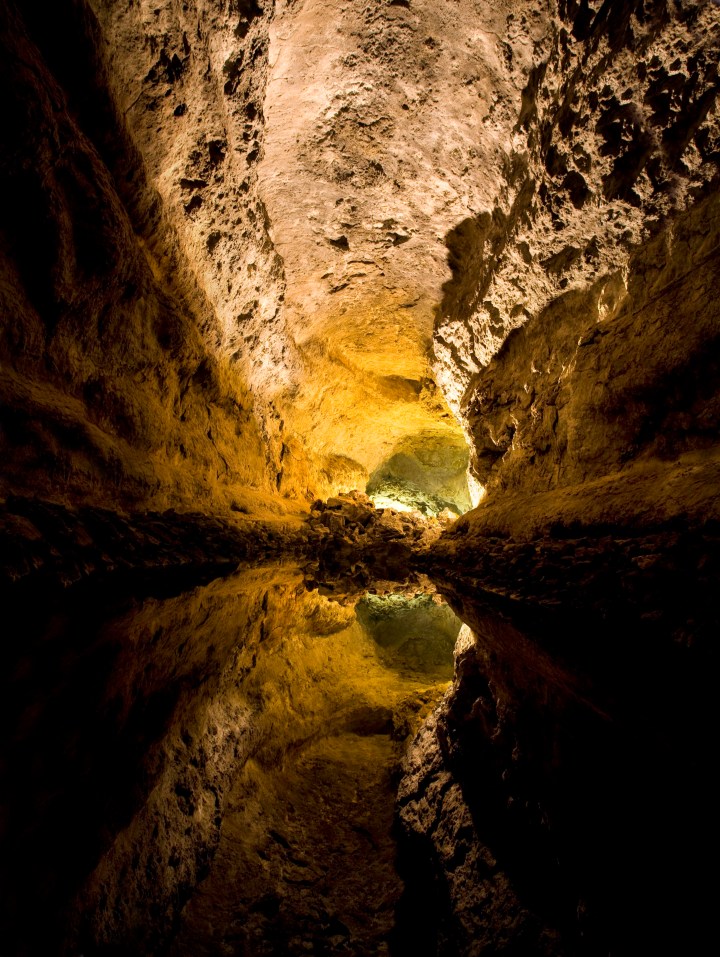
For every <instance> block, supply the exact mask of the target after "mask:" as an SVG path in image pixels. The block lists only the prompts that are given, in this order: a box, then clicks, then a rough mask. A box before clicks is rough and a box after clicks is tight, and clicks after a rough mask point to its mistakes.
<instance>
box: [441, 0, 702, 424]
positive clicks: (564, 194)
mask: <svg viewBox="0 0 720 957" xmlns="http://www.w3.org/2000/svg"><path fill="white" fill-rule="evenodd" d="M529 13H530V10H528V11H523V12H520V11H512V12H508V13H507V21H506V26H505V36H506V41H505V44H504V47H503V49H504V52H505V56H506V58H507V59H508V60H509V62H511V63H512V61H513V58H514V57H515V55H516V53H515V45H516V41H514V39H513V34H514V32H515V31H516V30H517V29H518V20H520V21H523V20H524V19H525V18H526V17H527V16H528V15H529ZM552 14H553V15H552V16H551V17H550V18H548V20H547V21H546V29H545V32H544V34H543V36H542V37H541V38H540V39H539V40H538V41H537V42H536V43H535V44H534V46H533V49H532V54H531V61H532V62H531V66H530V68H529V71H528V80H527V83H526V84H525V87H524V89H523V91H522V96H521V97H520V98H519V100H518V101H517V102H516V103H515V104H514V105H515V106H516V108H517V112H516V114H515V116H514V118H513V120H512V121H511V122H512V130H511V131H510V129H508V139H509V141H508V142H507V145H506V148H505V151H504V155H503V157H502V165H501V166H497V167H496V176H497V178H496V179H495V183H496V187H497V192H496V195H495V198H494V201H493V202H492V203H491V204H489V205H488V206H487V208H486V209H485V210H484V211H483V212H482V213H480V214H479V215H477V216H474V217H470V218H468V219H466V220H464V221H463V222H460V223H459V224H458V225H457V226H456V227H455V228H454V229H453V230H452V231H451V232H450V233H449V234H448V237H447V242H448V247H449V250H450V265H451V267H452V269H453V278H452V280H451V281H450V282H449V283H448V284H447V285H446V287H445V298H444V300H443V304H442V310H441V314H440V316H439V320H438V324H437V328H436V332H435V354H436V360H437V367H438V378H439V381H440V383H441V385H442V386H443V388H444V390H445V393H446V395H447V396H448V398H449V399H450V401H451V403H452V404H453V406H454V407H455V408H456V409H461V410H465V409H466V408H467V406H468V404H469V403H470V402H471V400H472V395H473V393H474V392H475V389H476V383H475V381H474V379H473V377H474V376H475V375H477V374H478V373H480V371H481V370H482V368H483V367H484V366H485V365H486V364H487V363H488V362H489V360H490V359H491V358H492V356H493V355H494V354H495V353H496V352H497V350H498V348H499V347H500V345H501V344H502V343H503V341H504V340H505V338H506V336H507V334H508V332H509V331H510V330H512V329H514V328H517V327H518V326H521V325H523V324H525V323H526V322H527V320H528V319H529V318H531V317H534V316H536V315H538V314H539V313H540V312H541V311H542V310H544V309H545V308H546V307H547V306H548V304H549V303H550V302H552V301H553V300H555V299H557V298H558V297H559V296H561V295H562V294H563V293H564V292H571V291H582V290H585V289H586V288H588V287H590V286H592V285H594V284H597V283H598V282H601V281H603V280H604V281H605V282H608V281H609V280H610V278H611V277H612V276H613V275H614V274H617V273H619V274H624V272H625V270H626V269H627V267H628V261H629V259H630V257H631V255H632V253H633V251H634V249H635V248H636V247H637V245H638V244H639V243H642V242H644V241H647V239H648V238H649V237H650V236H652V235H654V234H656V233H657V232H658V230H659V229H660V228H661V225H662V223H663V221H664V220H666V219H667V217H669V216H672V214H673V213H675V212H678V211H680V212H682V211H683V210H684V209H685V208H687V207H688V206H690V205H692V204H693V203H694V202H696V201H697V200H698V199H699V198H700V197H702V196H703V195H704V194H706V193H707V192H708V190H712V189H714V188H716V185H717V174H718V119H717V109H716V101H717V94H718V89H719V87H718V72H717V48H718V43H719V42H720V34H719V31H720V22H719V21H720V15H719V12H718V10H717V5H716V4H713V3H704V2H699V3H688V4H683V5H682V7H678V6H676V5H675V4H669V3H666V2H665V0H657V2H655V0H653V2H645V0H638V2H632V3H620V2H608V3H599V2H587V0H582V2H569V3H566V2H561V3H558V4H556V5H554V6H553V9H552Z"/></svg>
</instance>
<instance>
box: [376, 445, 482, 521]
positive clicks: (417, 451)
mask: <svg viewBox="0 0 720 957" xmlns="http://www.w3.org/2000/svg"><path fill="white" fill-rule="evenodd" d="M366 492H367V494H368V495H369V496H370V498H371V499H372V501H373V502H374V503H375V505H376V507H377V508H386V507H389V508H394V509H396V510H398V511H413V510H417V511H420V512H422V513H423V514H424V515H438V514H440V513H441V512H442V511H444V510H445V509H449V510H450V511H451V512H454V513H455V514H458V515H461V514H463V513H464V512H467V511H468V509H470V508H472V505H473V503H472V501H471V496H470V490H469V488H468V448H467V445H466V443H465V441H464V438H463V435H462V433H459V432H458V433H457V434H454V433H451V432H440V433H435V432H421V433H418V434H416V435H411V436H408V437H406V438H405V439H403V440H402V441H401V442H400V443H399V444H398V445H397V447H396V448H395V450H394V451H393V452H392V454H391V455H390V456H389V457H388V458H387V459H385V460H384V461H383V462H382V463H381V464H380V465H378V466H377V468H376V469H375V470H374V471H373V473H372V475H371V476H370V479H369V480H368V483H367V487H366Z"/></svg>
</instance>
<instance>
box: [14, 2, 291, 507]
mask: <svg viewBox="0 0 720 957" xmlns="http://www.w3.org/2000/svg"><path fill="white" fill-rule="evenodd" d="M24 12H25V18H26V21H25V22H24V21H22V20H21V19H20V17H19V14H18V13H17V12H16V9H15V5H14V4H3V7H2V11H1V13H0V16H1V17H2V22H1V26H2V35H3V43H4V45H5V52H4V54H3V57H2V69H3V73H4V77H5V79H4V85H5V88H6V90H7V94H6V96H7V116H6V121H5V123H4V125H3V130H2V152H1V154H0V162H1V163H2V170H3V176H4V178H5V182H6V184H7V202H6V203H4V204H3V210H2V235H3V243H2V256H3V282H2V287H1V295H2V310H3V323H2V336H1V339H0V350H1V356H2V384H1V386H0V388H1V389H2V406H3V408H2V416H3V420H2V442H3V450H4V451H3V455H4V458H5V464H4V468H3V486H2V492H3V494H7V492H8V491H18V492H20V493H24V492H27V491H31V492H32V493H34V494H38V493H39V494H44V495H47V496H50V497H52V496H55V497H58V496H59V497H61V498H64V499H65V500H67V499H68V498H71V499H73V500H74V501H78V500H80V501H82V500H85V501H91V502H94V503H95V504H109V505H117V504H118V503H120V504H128V505H134V504H140V505H147V504H152V505H155V506H156V507H158V506H159V507H161V508H162V507H167V506H168V505H169V504H171V503H172V504H176V503H183V504H187V503H189V502H195V503H196V504H199V503H202V504H203V507H205V508H212V507H213V503H215V504H216V505H217V506H222V505H224V506H225V507H227V504H229V498H230V496H231V495H232V494H233V492H232V491H231V490H232V489H233V488H234V492H235V495H236V496H237V495H240V496H241V497H245V500H246V501H247V502H251V503H252V502H257V500H258V492H259V493H260V494H261V495H263V496H264V497H265V498H266V499H267V498H268V497H269V493H270V492H271V490H272V488H273V487H274V484H275V482H274V478H275V477H274V473H272V472H271V471H269V470H268V466H267V461H266V447H264V445H263V439H262V435H261V428H260V426H259V423H258V421H257V419H256V418H255V416H254V413H253V402H252V400H251V398H250V396H249V394H248V390H247V386H246V384H245V383H244V381H243V380H242V379H241V378H240V377H239V376H238V374H237V372H236V371H234V370H233V369H232V368H231V367H230V366H229V365H227V364H220V363H219V361H218V358H217V355H216V353H215V352H214V351H213V350H211V349H210V348H209V344H208V339H209V337H211V333H212V329H213V328H214V326H215V319H214V318H213V313H212V310H211V308H210V304H209V303H208V300H207V296H206V295H205V294H204V292H203V290H202V289H201V288H199V287H198V284H197V282H196V281H195V279H194V278H193V275H192V273H191V272H189V270H188V265H187V257H186V255H185V253H184V251H183V250H182V248H180V247H179V245H178V243H177V241H176V237H175V235H174V233H173V226H172V224H171V223H170V222H169V221H168V220H167V217H166V216H165V215H164V214H163V210H162V205H161V203H159V200H158V195H157V193H156V192H155V190H154V188H153V185H152V183H151V182H149V181H148V179H147V175H146V167H145V166H144V161H143V160H142V159H141V157H140V156H139V155H138V153H137V151H136V149H135V147H134V145H133V142H132V140H131V139H129V138H128V135H127V130H126V127H125V124H124V120H123V118H122V116H121V115H119V114H118V111H117V109H116V106H115V104H114V103H113V101H112V100H111V99H110V98H109V96H108V94H107V85H106V82H107V77H106V74H105V72H104V70H105V67H104V63H103V61H102V59H101V58H100V57H99V56H98V54H99V52H100V51H101V50H102V47H103V41H102V38H101V35H100V34H99V33H98V30H97V25H96V23H95V22H94V19H93V17H92V15H91V14H90V13H89V12H88V11H87V9H86V8H85V5H84V4H81V3H70V2H68V3H67V4H65V3H63V4H58V5H56V6H54V7H53V10H52V11H51V12H47V15H46V12H44V11H41V10H39V8H35V7H34V6H32V5H27V9H25V11H24ZM38 44H39V45H40V47H42V48H43V49H44V53H43V52H41V51H40V49H39V47H38Z"/></svg>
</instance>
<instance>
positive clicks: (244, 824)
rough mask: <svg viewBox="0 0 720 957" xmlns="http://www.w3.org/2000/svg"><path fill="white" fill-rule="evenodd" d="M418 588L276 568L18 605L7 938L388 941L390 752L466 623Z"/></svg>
mask: <svg viewBox="0 0 720 957" xmlns="http://www.w3.org/2000/svg"><path fill="white" fill-rule="evenodd" d="M416 587H417V586H416V585H411V586H404V585H402V584H395V585H393V586H392V588H393V589H395V591H396V592H397V594H394V595H385V596H382V595H380V596H371V597H370V596H369V597H368V598H366V599H362V598H361V596H360V595H358V594H350V595H348V594H346V593H343V591H342V588H341V587H335V588H334V590H333V593H332V597H330V596H329V595H322V594H320V593H319V592H318V590H317V589H316V588H314V589H310V590H309V589H308V587H307V585H306V583H305V581H304V579H303V575H302V573H301V572H300V571H299V570H298V569H297V568H294V567H288V566H283V565H276V566H269V567H265V568H256V569H247V570H244V571H242V572H240V573H238V574H236V575H234V576H231V577H229V578H226V579H222V580H217V581H214V582H211V583H209V584H207V585H203V586H201V587H197V588H192V589H189V590H187V591H184V592H183V593H181V594H178V595H171V596H169V597H164V596H157V597H154V596H146V597H145V598H143V599H138V598H136V597H133V596H132V595H130V594H127V595H125V596H122V595H105V596H101V595H99V594H94V595H93V594H90V593H89V592H85V593H82V594H80V593H78V594H77V595H76V596H74V597H71V598H70V599H69V600H63V601H59V602H58V603H57V604H56V605H55V606H54V607H51V606H50V605H48V607H47V608H46V609H43V608H42V607H41V605H40V604H39V603H37V604H36V605H35V607H34V609H25V625H24V630H25V636H24V639H25V640H24V641H21V640H20V639H19V638H18V639H17V640H16V641H15V642H13V641H10V642H8V644H7V645H6V653H7V649H10V648H13V649H16V651H17V650H18V649H21V650H20V651H17V657H16V658H15V660H14V661H7V662H6V664H7V665H8V667H7V668H6V669H5V670H4V675H5V688H3V689H2V690H3V692H6V694H5V695H4V700H5V701H6V702H11V703H12V707H11V709H10V715H9V722H8V727H9V728H10V734H9V738H8V747H7V748H6V749H4V750H5V753H4V755H3V758H4V765H5V770H6V772H7V777H6V782H7V786H6V787H5V788H4V792H3V793H4V794H6V795H8V800H7V802H6V804H5V806H4V808H3V811H4V812H5V814H4V818H5V820H6V822H7V827H6V828H5V830H4V832H3V835H2V848H3V851H4V854H3V856H4V859H5V860H6V862H8V863H9V867H7V871H6V878H5V886H4V887H3V891H4V892H5V891H7V893H3V899H4V905H3V907H4V909H5V914H3V917H4V918H5V917H7V926H9V927H10V928H11V934H12V936H11V937H10V940H11V948H12V949H11V951H10V952H11V953H17V954H25V953H27V954H31V953H37V952H40V951H41V950H45V952H60V950H62V949H63V948H64V950H65V951H66V952H68V953H71V954H75V953H84V954H86V955H90V954H95V953H105V952H106V951H107V952H110V951H113V952H116V951H117V948H121V950H122V951H123V952H133V953H143V954H147V955H150V954H154V953H160V952H166V951H167V948H168V946H169V947H170V950H171V953H173V954H175V955H184V954H190V953H192V954H193V955H201V954H208V955H210V954H212V955H217V954H218V953H226V952H227V953H246V952H247V953H251V954H253V955H262V954H294V953H307V952H308V950H310V949H313V948H314V949H318V948H320V949H322V948H327V947H331V948H335V949H347V948H349V949H350V952H352V953H358V954H360V953H368V954H380V953H383V952H384V951H385V950H386V949H387V939H388V936H389V934H390V931H391V928H392V925H393V923H394V914H395V908H396V905H397V902H398V899H399V897H400V894H401V891H402V882H401V880H400V878H399V876H398V874H397V871H396V868H395V858H396V854H397V847H396V841H395V836H394V833H393V814H394V794H395V790H396V776H397V768H398V764H399V760H400V757H401V755H402V751H403V748H404V742H405V740H406V738H407V737H408V735H409V734H411V733H412V732H413V731H414V730H415V729H416V728H417V726H418V725H419V723H420V722H421V721H422V720H423V718H424V717H425V716H426V715H427V714H428V713H429V711H430V710H431V709H432V707H433V705H434V703H435V702H436V701H437V700H438V698H439V697H440V696H441V695H442V693H443V692H444V691H445V689H446V687H447V682H448V680H449V678H450V677H451V672H452V643H453V635H454V634H455V633H456V632H457V630H458V628H459V622H457V621H456V620H455V619H454V616H453V615H452V613H450V612H449V609H446V607H445V606H444V605H443V604H441V603H440V602H439V600H438V599H437V597H436V596H434V597H433V596H431V594H430V592H431V591H432V589H431V586H429V584H428V583H424V584H423V586H422V589H424V591H422V589H421V593H420V594H418V595H416V594H415V591H414V589H415V588H416ZM403 590H404V591H405V592H406V594H402V592H403ZM383 606H384V607H385V608H386V613H385V614H383V615H380V616H378V614H377V610H378V608H380V607H383ZM358 608H360V609H361V610H360V612H359V613H358ZM389 608H392V609H394V613H393V614H389V613H387V609H389ZM443 609H444V610H443ZM18 620H22V618H18ZM390 622H393V624H392V628H391V630H392V633H393V636H392V640H390V638H389V631H388V628H389V627H390ZM404 629H405V631H406V632H407V635H406V638H405V639H404V638H403V631H404ZM14 653H15V652H14ZM67 861H69V862H70V866H69V867H68V866H66V864H65V862H67ZM349 861H351V862H352V865H351V866H348V862H349ZM30 887H33V888H34V892H33V894H30V893H29V888H30ZM38 888H39V889H40V896H39V897H38V892H37V889H38ZM38 907H40V908H43V909H44V910H45V912H46V913H47V914H48V915H50V919H48V920H47V921H45V922H44V923H43V924H42V925H39V924H38V923H37V922H33V921H32V920H31V919H30V918H31V915H32V913H34V912H35V911H36V909H37V908H38ZM328 942H329V943H328Z"/></svg>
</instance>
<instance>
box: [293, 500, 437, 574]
mask: <svg viewBox="0 0 720 957" xmlns="http://www.w3.org/2000/svg"><path fill="white" fill-rule="evenodd" d="M455 517H456V516H455V515H454V514H453V513H452V512H450V511H449V510H445V511H444V512H442V513H441V514H440V515H439V516H438V517H437V518H428V517H427V516H425V515H423V514H422V513H421V512H417V511H412V512H398V511H395V509H392V508H375V506H374V505H373V503H372V501H371V500H370V499H369V498H368V496H367V495H365V494H363V493H362V492H357V491H353V492H349V493H347V494H343V495H338V496H335V497H332V498H329V499H328V500H327V501H325V502H322V501H319V500H318V501H316V502H315V503H314V504H313V506H312V510H311V513H310V518H309V520H308V526H309V545H310V547H311V550H312V552H313V559H312V561H311V562H310V563H309V564H308V566H307V567H306V574H307V575H308V576H309V577H310V584H311V585H313V586H315V585H319V586H321V587H323V588H326V589H330V590H332V589H333V588H334V587H335V586H334V585H333V584H332V583H330V581H329V579H333V581H336V580H337V579H338V578H341V579H343V580H345V587H348V584H349V583H354V585H355V586H356V587H357V588H358V589H361V590H362V589H364V588H366V587H367V586H368V584H369V583H370V582H372V581H376V580H399V579H406V578H407V575H408V574H409V573H410V572H411V569H412V568H413V566H414V565H416V564H417V560H418V557H419V556H420V555H421V554H423V553H424V552H425V551H426V550H427V549H428V548H430V547H431V546H432V545H433V544H434V543H435V542H436V541H437V540H438V538H439V537H440V535H441V534H442V532H443V531H444V529H446V528H447V527H449V525H450V524H451V523H452V521H453V519H454V518H455ZM348 580H349V582H348Z"/></svg>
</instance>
